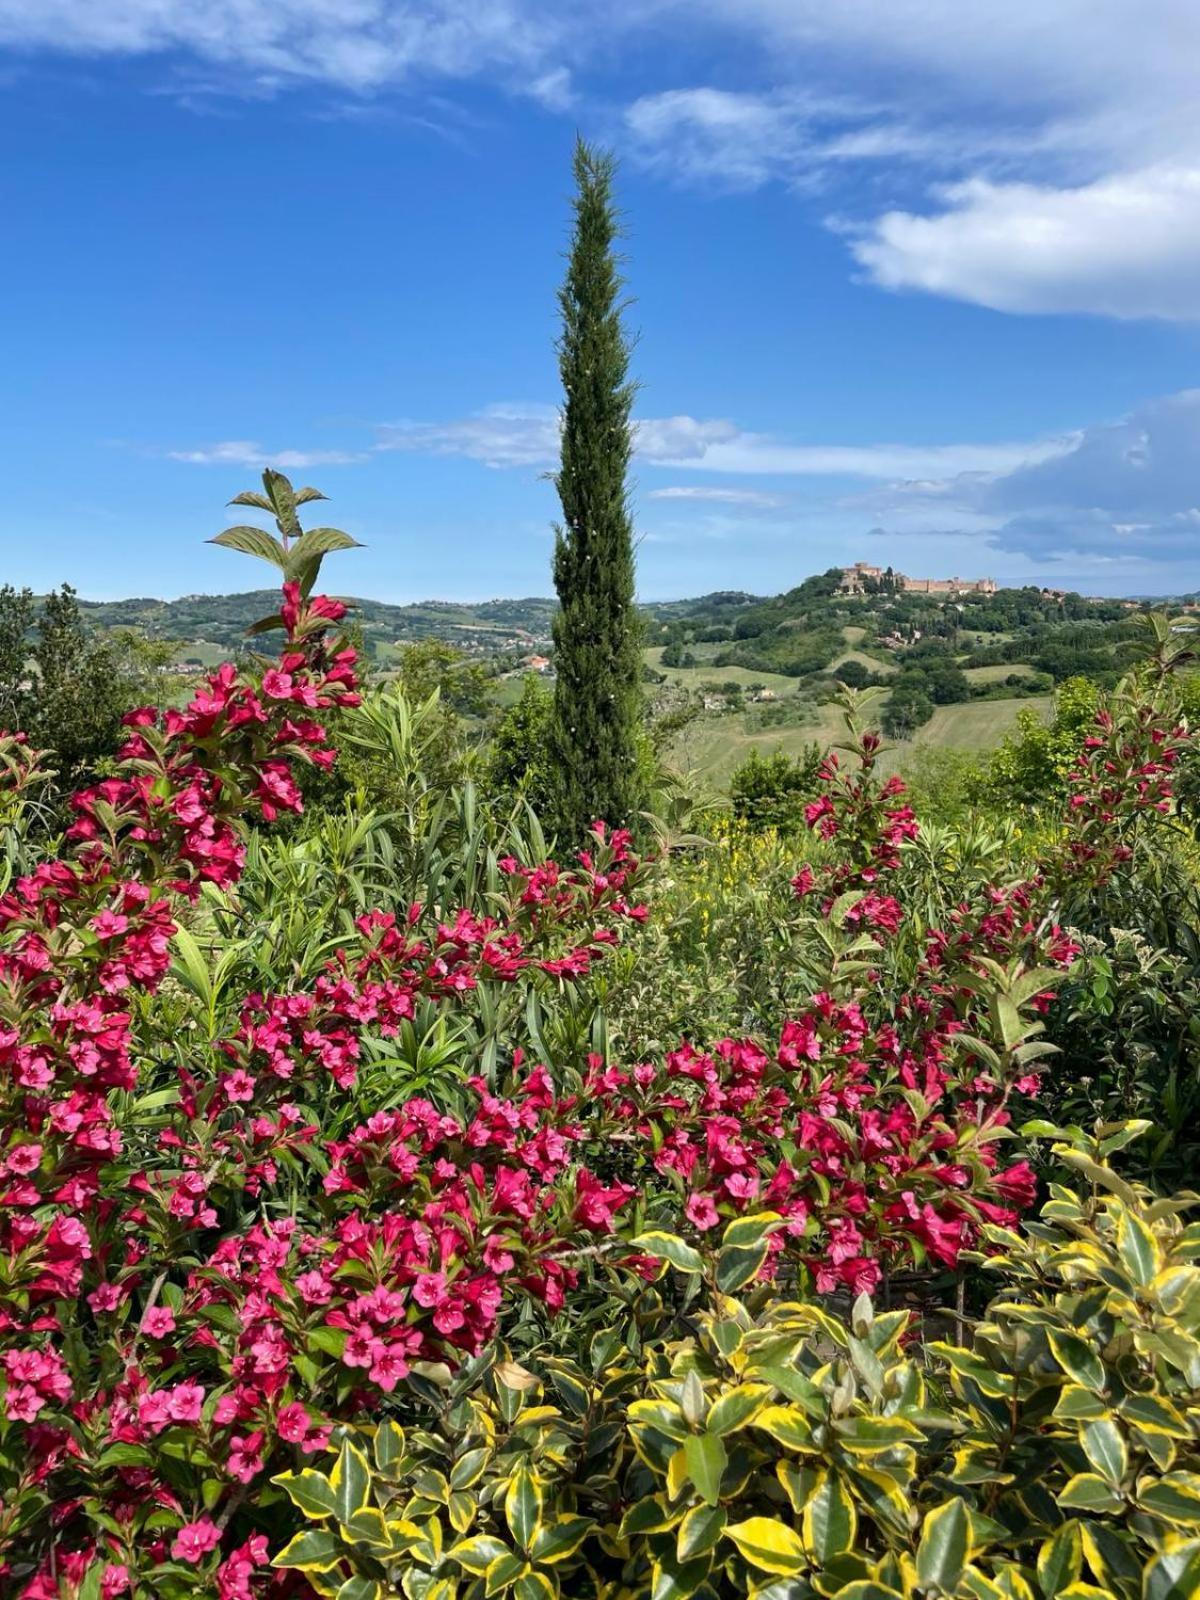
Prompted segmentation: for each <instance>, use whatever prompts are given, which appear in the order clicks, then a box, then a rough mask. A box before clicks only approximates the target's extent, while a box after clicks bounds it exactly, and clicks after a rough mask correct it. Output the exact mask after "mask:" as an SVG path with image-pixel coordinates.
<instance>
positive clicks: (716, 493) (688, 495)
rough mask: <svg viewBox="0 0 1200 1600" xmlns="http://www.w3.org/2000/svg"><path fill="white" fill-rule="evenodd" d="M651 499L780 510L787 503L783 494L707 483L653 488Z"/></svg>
mask: <svg viewBox="0 0 1200 1600" xmlns="http://www.w3.org/2000/svg"><path fill="white" fill-rule="evenodd" d="M646 498H647V499H649V500H675V501H683V502H684V503H685V504H688V503H693V502H695V503H699V504H702V505H718V506H745V507H746V508H747V509H749V510H752V511H778V510H779V509H780V508H781V507H782V506H785V505H787V503H788V502H787V498H786V496H784V495H781V494H767V493H766V491H765V490H763V489H718V488H715V487H712V486H710V485H707V484H674V485H672V486H671V487H669V488H666V489H651V490H650V493H649V494H648V495H647V497H646Z"/></svg>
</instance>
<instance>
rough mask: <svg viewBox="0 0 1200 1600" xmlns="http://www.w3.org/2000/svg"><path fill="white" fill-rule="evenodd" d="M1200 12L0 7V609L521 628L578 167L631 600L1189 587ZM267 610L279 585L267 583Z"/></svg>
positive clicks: (114, 3)
mask: <svg viewBox="0 0 1200 1600" xmlns="http://www.w3.org/2000/svg"><path fill="white" fill-rule="evenodd" d="M1198 47H1200V12H1198V11H1197V9H1196V8H1195V6H1194V5H1193V4H1192V3H1191V0H1055V4H1054V5H1053V6H1049V7H1047V6H1046V5H1045V0H1005V3H1003V4H1001V3H999V0H972V4H971V5H970V6H969V7H963V6H962V5H961V0H889V3H888V4H887V5H886V6H885V5H883V4H881V3H878V0H839V3H838V4H837V5H836V6H830V5H829V4H828V3H827V0H824V3H821V4H818V3H816V0H688V3H687V4H684V3H683V0H609V3H608V4H606V6H604V7H603V8H600V7H596V6H595V5H594V4H590V3H588V4H585V3H583V0H204V3H203V4H197V3H196V0H0V141H2V147H3V149H4V150H5V160H4V162H3V164H2V166H0V208H2V209H0V215H2V216H3V219H4V225H3V234H2V237H3V248H2V249H0V291H2V293H0V307H2V310H0V316H2V317H3V322H4V334H3V340H2V343H0V348H3V351H4V379H5V381H4V383H3V387H2V389H0V429H2V433H0V437H2V438H3V440H4V441H5V448H4V450H3V457H4V487H5V495H4V499H3V504H2V508H0V548H2V549H3V561H2V562H0V581H5V580H6V581H12V582H17V583H29V584H32V585H34V586H35V587H45V586H47V585H50V584H54V583H58V582H62V581H64V580H68V581H71V582H73V583H75V584H76V585H77V587H78V588H79V589H80V590H81V592H83V593H85V594H87V595H91V596H96V597H102V596H120V595H127V594H160V595H176V594H180V593H188V592H194V591H209V592H212V591H220V590H228V589H237V588H244V587H249V586H251V584H253V583H256V582H258V581H259V576H258V572H257V571H256V569H255V568H254V567H253V566H251V564H250V563H249V561H248V560H247V559H246V558H244V557H237V556H235V555H234V554H232V553H229V552H224V551H219V550H214V549H212V548H207V547H206V546H205V545H204V543H203V541H204V540H205V539H206V538H207V537H209V536H211V534H213V533H215V532H216V531H217V530H218V529H219V528H220V527H221V526H222V524H223V521H224V520H225V519H224V513H223V510H222V507H223V503H224V502H225V501H226V500H227V499H228V498H229V496H230V495H232V494H233V493H235V492H236V491H238V490H239V489H242V488H245V487H249V486H251V485H252V484H253V482H254V480H255V478H256V476H257V473H258V472H259V471H261V467H262V466H263V464H265V463H267V462H271V463H274V464H277V465H279V466H281V467H282V468H283V469H284V470H286V471H288V472H289V473H290V474H291V475H292V476H293V477H294V478H296V479H297V480H300V481H305V482H313V483H315V484H317V485H318V486H319V487H321V488H323V489H324V490H325V491H326V492H327V493H328V494H329V495H330V496H331V501H332V503H331V505H330V506H329V507H328V520H330V521H333V522H335V523H337V524H338V525H340V526H343V527H346V528H347V529H349V530H350V531H351V532H353V533H354V534H355V535H356V536H357V537H359V538H360V539H362V540H364V541H365V543H366V545H367V546H368V548H367V549H365V550H363V551H360V552H355V553H354V554H353V555H351V556H347V557H344V558H342V559H341V560H340V562H339V563H337V564H336V566H335V564H334V563H333V562H331V563H330V564H329V567H328V569H327V571H328V575H329V581H330V584H331V586H333V587H336V588H341V589H343V590H344V591H348V592H358V593H364V594H372V595H376V596H378V597H380V598H385V599H393V600H411V599H420V598H426V597H431V596H437V597H443V598H455V599H470V598H482V597H487V596H490V595H517V594H531V593H547V592H549V588H550V584H549V576H548V559H549V552H550V538H551V535H550V529H551V524H552V522H553V517H554V513H555V509H556V508H555V501H554V496H553V491H552V489H551V487H550V486H549V485H548V484H547V483H546V481H545V478H544V474H545V472H546V470H547V468H548V467H549V466H550V465H551V464H552V461H553V455H554V445H555V432H556V424H555V410H554V408H555V404H556V401H557V384H556V371H555V361H554V352H553V340H554V335H555V305H554V292H555V288H556V285H557V282H558V278H559V276H560V273H561V269H562V261H561V252H562V249H563V247H564V243H565V238H566V227H567V196H568V191H569V159H570V149H571V142H572V139H573V137H574V133H575V130H576V129H577V128H578V129H581V130H582V131H583V132H584V133H585V134H586V135H587V136H589V137H592V138H595V139H598V140H601V141H604V142H607V143H609V144H610V145H612V147H613V148H615V150H616V151H617V153H618V155H619V156H620V158H621V162H622V169H621V178H620V192H621V199H622V203H623V205H624V208H625V210H626V213H627V217H628V224H629V233H630V237H629V240H628V251H629V269H628V270H629V277H630V289H631V292H632V293H633V295H634V296H635V297H636V303H635V305H634V307H633V308H632V310H631V313H630V322H631V326H632V328H633V329H634V330H636V331H637V332H638V334H639V343H638V347H637V352H636V357H635V366H636V371H637V374H638V377H639V378H640V380H641V383H642V393H641V395H640V398H639V404H638V412H637V414H638V418H639V433H638V445H639V454H638V459H637V468H636V484H635V497H634V498H635V507H636V513H637V525H638V530H639V535H640V537H641V541H642V542H641V546H640V586H641V590H642V593H643V594H644V595H645V596H647V597H666V596H672V595H681V594H697V593H701V592H704V591H707V590H710V589H713V588H732V587H739V588H748V589H752V590H756V591H758V592H773V591H776V590H778V589H782V588H786V587H788V586H790V585H791V584H793V583H795V582H798V581H799V580H800V579H801V578H802V577H804V576H805V575H806V574H808V573H809V572H812V571H814V570H820V569H823V568H824V567H826V566H828V565H830V564H833V563H840V562H844V561H846V562H848V561H853V560H856V559H870V560H880V561H882V560H885V559H886V560H887V561H890V562H892V563H893V564H894V565H895V566H897V567H898V568H900V569H902V570H905V571H908V572H910V573H914V574H926V573H928V574H948V573H959V574H962V575H965V576H972V575H978V574H984V573H989V574H992V575H994V576H996V577H997V578H999V579H1002V580H1005V581H1009V582H1026V581H1042V582H1047V583H1053V584H1058V585H1071V586H1076V587H1080V588H1082V589H1084V590H1085V591H1087V592H1100V593H1120V592H1161V591H1179V590H1182V589H1185V588H1187V589H1190V588H1194V587H1198V586H1200V470H1198V468H1200V451H1198V449H1197V446H1198V445H1200V360H1198V357H1200V340H1198V337H1197V330H1198V326H1200V125H1198V124H1197V121H1196V118H1195V115H1194V109H1193V96H1194V85H1193V67H1194V63H1195V61H1196V59H1197V52H1198ZM262 570H263V572H265V569H262Z"/></svg>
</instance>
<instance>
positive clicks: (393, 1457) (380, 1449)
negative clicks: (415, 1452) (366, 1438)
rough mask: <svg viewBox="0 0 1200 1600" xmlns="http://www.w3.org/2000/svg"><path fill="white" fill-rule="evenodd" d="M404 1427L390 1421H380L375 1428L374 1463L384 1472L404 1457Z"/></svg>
mask: <svg viewBox="0 0 1200 1600" xmlns="http://www.w3.org/2000/svg"><path fill="white" fill-rule="evenodd" d="M405 1448H406V1446H405V1442H404V1429H403V1428H401V1427H399V1426H398V1424H396V1423H395V1422H392V1421H390V1420H389V1421H387V1422H381V1423H380V1424H379V1426H378V1428H376V1430H375V1465H376V1466H377V1467H378V1468H379V1470H380V1472H386V1471H387V1470H388V1468H389V1467H392V1466H395V1464H396V1462H397V1461H400V1460H402V1459H403V1457H404V1451H405Z"/></svg>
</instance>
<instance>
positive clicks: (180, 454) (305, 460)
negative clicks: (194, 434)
mask: <svg viewBox="0 0 1200 1600" xmlns="http://www.w3.org/2000/svg"><path fill="white" fill-rule="evenodd" d="M167 455H168V457H169V458H170V460H172V461H186V462H188V463H189V464H190V465H192V466H197V467H277V468H279V469H280V470H281V471H285V472H286V471H289V470H291V469H292V468H295V467H341V466H347V465H348V464H349V463H351V462H353V461H361V460H363V456H362V454H361V453H359V452H354V451H347V450H274V451H272V450H266V449H264V448H263V446H262V445H261V444H259V443H258V442H257V440H254V439H224V440H222V441H221V443H219V444H211V445H205V446H204V447H203V448H201V449H198V450H168V451H167Z"/></svg>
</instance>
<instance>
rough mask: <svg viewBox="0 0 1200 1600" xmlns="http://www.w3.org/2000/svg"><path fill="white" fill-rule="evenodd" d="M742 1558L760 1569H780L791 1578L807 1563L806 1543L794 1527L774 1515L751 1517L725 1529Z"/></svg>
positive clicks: (801, 1570)
mask: <svg viewBox="0 0 1200 1600" xmlns="http://www.w3.org/2000/svg"><path fill="white" fill-rule="evenodd" d="M725 1537H726V1538H727V1539H730V1540H732V1541H733V1543H734V1544H735V1545H736V1546H737V1548H738V1551H739V1552H740V1554H741V1555H742V1557H743V1558H744V1559H745V1560H746V1561H748V1562H749V1563H750V1565H751V1566H752V1567H757V1568H758V1570H759V1571H760V1572H778V1573H780V1574H781V1575H782V1576H783V1577H785V1578H790V1577H792V1576H794V1575H795V1574H796V1573H798V1572H803V1571H804V1569H805V1567H806V1566H807V1565H808V1560H807V1558H806V1556H805V1554H804V1545H803V1544H802V1543H801V1541H800V1536H799V1535H798V1534H797V1533H796V1532H795V1530H794V1529H792V1528H789V1527H788V1526H787V1525H786V1524H785V1523H782V1522H778V1521H776V1519H775V1518H774V1517H749V1518H747V1520H746V1521H745V1522H735V1523H733V1524H732V1525H731V1526H730V1527H727V1528H726V1529H725Z"/></svg>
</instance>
